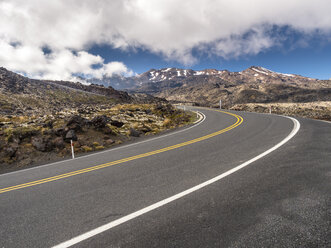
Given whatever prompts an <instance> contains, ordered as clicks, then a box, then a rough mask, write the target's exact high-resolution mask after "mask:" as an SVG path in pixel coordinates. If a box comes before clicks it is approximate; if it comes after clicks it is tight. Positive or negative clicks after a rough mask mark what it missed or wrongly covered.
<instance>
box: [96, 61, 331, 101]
mask: <svg viewBox="0 0 331 248" xmlns="http://www.w3.org/2000/svg"><path fill="white" fill-rule="evenodd" d="M101 82H102V80H101ZM112 82H113V83H112ZM99 83H100V82H99ZM107 84H108V85H112V86H114V87H115V88H116V87H117V85H121V86H123V85H126V87H127V88H128V89H129V92H144V93H148V94H152V95H153V96H157V97H162V98H166V99H167V100H169V101H173V102H187V103H192V104H196V105H201V106H217V105H218V102H219V99H222V102H223V104H224V106H225V107H231V106H233V105H235V104H243V103H276V102H284V103H285V102H312V101H330V100H331V81H330V80H317V79H312V78H307V77H303V76H300V75H294V74H283V73H277V72H273V71H270V70H268V69H265V68H262V67H256V66H252V67H250V68H248V69H246V70H244V71H242V72H229V71H227V70H221V71H219V70H214V69H207V70H203V71H193V70H184V69H177V68H166V69H161V70H154V69H153V70H150V71H148V72H145V73H143V74H140V75H138V76H135V77H129V78H124V77H119V76H117V77H116V80H115V81H112V78H107Z"/></svg>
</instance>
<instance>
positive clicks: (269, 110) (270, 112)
mask: <svg viewBox="0 0 331 248" xmlns="http://www.w3.org/2000/svg"><path fill="white" fill-rule="evenodd" d="M269 114H271V105H270V108H269Z"/></svg>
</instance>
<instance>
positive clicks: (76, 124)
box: [66, 115, 89, 132]
mask: <svg viewBox="0 0 331 248" xmlns="http://www.w3.org/2000/svg"><path fill="white" fill-rule="evenodd" d="M88 122H89V121H88V120H87V119H85V118H83V117H81V116H80V115H74V116H72V117H70V119H69V120H68V123H67V125H66V126H67V127H69V128H70V129H72V130H75V131H76V132H79V131H82V129H83V127H84V126H86V125H87V124H88Z"/></svg>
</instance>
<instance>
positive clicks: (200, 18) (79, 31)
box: [0, 0, 331, 79]
mask: <svg viewBox="0 0 331 248" xmlns="http://www.w3.org/2000/svg"><path fill="white" fill-rule="evenodd" d="M330 9H331V2H330V0H314V1H311V0H269V1H265V0H249V1H248V0H231V1H228V0H203V1H202V0H111V1H108V0H98V1H87V0H57V1H43V0H29V1H26V0H0V51H1V52H0V65H1V66H4V67H7V68H8V69H11V70H15V71H21V72H23V73H26V74H27V75H29V76H33V77H39V78H50V79H71V78H73V77H75V76H77V75H83V76H87V77H99V78H100V77H101V76H102V75H104V74H108V75H111V74H113V73H117V74H126V75H129V74H132V73H133V72H132V71H130V70H129V69H128V68H127V67H126V65H124V64H123V63H122V62H118V61H113V62H108V63H105V61H104V59H103V58H102V57H100V56H95V55H93V54H90V53H88V52H87V51H88V49H89V48H91V47H92V46H93V45H95V44H108V45H110V46H112V47H113V48H118V49H123V50H125V49H131V48H142V49H146V50H148V51H150V52H152V53H156V54H160V55H162V56H163V57H164V58H165V59H169V60H175V61H178V62H180V63H182V64H185V65H190V64H193V63H195V62H197V58H196V57H194V56H193V55H192V50H193V49H196V50H198V51H201V52H203V53H207V54H211V55H216V56H221V57H225V58H227V57H236V56H242V55H246V54H257V53H259V52H261V51H264V50H265V49H268V48H271V47H273V46H275V45H278V44H279V42H281V39H279V37H277V36H275V35H273V34H272V32H270V31H271V30H272V29H273V28H274V27H275V26H276V27H288V28H290V29H292V30H295V31H296V32H301V33H303V34H306V35H307V36H309V35H312V34H314V33H316V32H317V33H319V34H320V35H325V37H326V39H330V36H331V35H330V34H331V15H330Z"/></svg>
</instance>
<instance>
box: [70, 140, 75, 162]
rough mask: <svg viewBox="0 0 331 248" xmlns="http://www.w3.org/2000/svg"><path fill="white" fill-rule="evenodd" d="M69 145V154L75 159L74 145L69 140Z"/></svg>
mask: <svg viewBox="0 0 331 248" xmlns="http://www.w3.org/2000/svg"><path fill="white" fill-rule="evenodd" d="M70 144H71V154H72V158H73V159H74V158H75V151H74V143H73V142H72V140H70Z"/></svg>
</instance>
